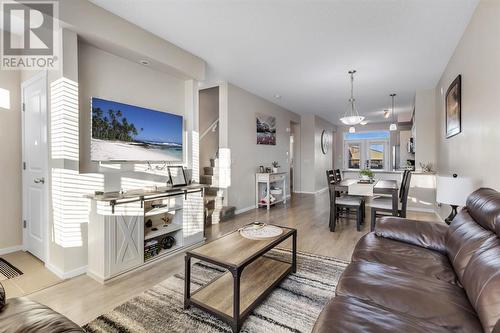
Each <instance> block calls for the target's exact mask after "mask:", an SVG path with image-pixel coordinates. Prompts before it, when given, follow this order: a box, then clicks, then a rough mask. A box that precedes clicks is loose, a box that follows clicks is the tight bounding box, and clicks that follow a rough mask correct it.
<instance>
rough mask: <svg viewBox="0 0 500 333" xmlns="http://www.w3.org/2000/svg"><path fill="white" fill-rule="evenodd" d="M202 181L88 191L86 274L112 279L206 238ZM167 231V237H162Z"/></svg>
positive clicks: (105, 279)
mask: <svg viewBox="0 0 500 333" xmlns="http://www.w3.org/2000/svg"><path fill="white" fill-rule="evenodd" d="M204 188H205V185H200V184H196V185H189V186H183V187H162V188H154V189H150V190H144V189H143V190H134V191H129V192H127V193H118V192H108V193H104V194H102V195H92V196H88V198H90V199H92V200H91V213H90V220H89V224H88V267H87V275H89V276H90V277H92V278H94V279H95V280H97V281H99V282H101V283H105V282H107V281H109V280H110V279H112V278H114V277H116V276H118V275H121V274H123V273H126V272H129V271H131V270H134V269H137V268H139V267H142V266H143V265H146V264H149V263H151V262H153V261H155V260H158V259H160V258H165V257H167V256H170V255H172V254H174V253H176V252H179V251H181V250H183V249H186V248H189V247H191V246H193V245H195V244H199V243H201V242H203V241H204V234H203V231H204V227H203V220H204V219H203V213H204V208H203V200H204V199H203V195H204ZM166 237H168V241H169V242H170V243H171V244H169V245H168V246H167V245H165V246H163V245H164V244H163V243H164V242H165V243H166V241H167V240H166V239H165V238H166Z"/></svg>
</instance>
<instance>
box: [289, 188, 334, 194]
mask: <svg viewBox="0 0 500 333" xmlns="http://www.w3.org/2000/svg"><path fill="white" fill-rule="evenodd" d="M326 191H328V187H325V188H322V189H321V190H318V191H316V192H309V191H293V193H299V194H313V195H318V194H321V193H323V192H326Z"/></svg>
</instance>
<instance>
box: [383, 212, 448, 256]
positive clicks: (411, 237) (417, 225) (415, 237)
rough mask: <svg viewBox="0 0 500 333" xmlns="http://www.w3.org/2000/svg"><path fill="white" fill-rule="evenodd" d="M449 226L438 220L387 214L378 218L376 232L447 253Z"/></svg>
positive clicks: (385, 236)
mask: <svg viewBox="0 0 500 333" xmlns="http://www.w3.org/2000/svg"><path fill="white" fill-rule="evenodd" d="M447 231H448V226H447V225H446V224H444V223H438V222H423V221H416V220H409V219H405V218H401V217H393V216H386V217H382V218H381V219H379V220H378V222H377V225H376V226H375V234H376V235H377V236H380V237H384V238H389V239H394V240H397V241H401V242H405V243H408V244H413V245H417V246H421V247H423V248H426V249H430V250H434V251H439V252H442V253H446V233H447Z"/></svg>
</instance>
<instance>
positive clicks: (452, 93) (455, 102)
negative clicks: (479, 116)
mask: <svg viewBox="0 0 500 333" xmlns="http://www.w3.org/2000/svg"><path fill="white" fill-rule="evenodd" d="M461 83H462V82H461V76H460V75H459V76H457V78H456V79H455V80H454V81H453V82H452V83H451V85H450V87H449V88H448V90H447V91H446V100H445V103H446V115H445V116H446V137H447V138H451V137H452V136H454V135H457V134H458V133H460V132H461V131H462V105H461V102H462V101H461V100H462V87H461V85H462V84H461Z"/></svg>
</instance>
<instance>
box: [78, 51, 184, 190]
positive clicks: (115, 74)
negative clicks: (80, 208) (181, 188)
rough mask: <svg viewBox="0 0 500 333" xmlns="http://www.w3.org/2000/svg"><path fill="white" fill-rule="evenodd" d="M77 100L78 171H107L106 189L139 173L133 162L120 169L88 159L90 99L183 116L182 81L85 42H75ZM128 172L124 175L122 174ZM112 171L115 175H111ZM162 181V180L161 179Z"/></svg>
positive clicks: (112, 188)
mask: <svg viewBox="0 0 500 333" xmlns="http://www.w3.org/2000/svg"><path fill="white" fill-rule="evenodd" d="M78 59H79V64H78V73H79V88H80V92H79V99H80V172H83V173H85V172H104V173H106V172H108V173H109V174H110V176H109V177H110V179H107V180H106V181H105V190H106V191H113V190H120V186H121V182H120V177H121V176H127V177H130V176H132V175H135V176H140V173H136V174H135V173H134V172H133V171H132V170H133V169H134V168H133V165H131V164H124V165H123V166H122V168H121V169H120V170H119V172H118V173H117V172H113V170H112V169H109V168H107V169H106V168H100V169H99V165H98V163H96V162H91V161H90V135H91V131H90V126H91V119H90V99H91V97H99V98H104V99H108V100H113V101H117V102H120V103H126V104H131V105H137V106H141V107H145V108H151V109H153V110H158V111H164V112H169V113H174V114H179V115H184V106H185V105H184V103H185V100H184V95H185V92H184V80H181V79H178V78H176V77H174V76H171V75H168V74H166V73H163V72H159V71H156V70H152V69H150V68H148V67H145V66H142V65H140V64H137V63H134V62H131V61H129V60H127V59H124V58H121V57H118V56H116V55H113V54H111V53H108V52H105V51H103V50H100V49H98V48H96V47H94V46H92V45H89V44H87V43H82V42H80V43H79V44H78ZM124 171H125V173H127V175H123V173H124ZM112 174H115V176H112ZM162 180H163V179H162Z"/></svg>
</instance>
